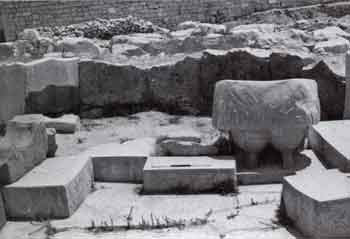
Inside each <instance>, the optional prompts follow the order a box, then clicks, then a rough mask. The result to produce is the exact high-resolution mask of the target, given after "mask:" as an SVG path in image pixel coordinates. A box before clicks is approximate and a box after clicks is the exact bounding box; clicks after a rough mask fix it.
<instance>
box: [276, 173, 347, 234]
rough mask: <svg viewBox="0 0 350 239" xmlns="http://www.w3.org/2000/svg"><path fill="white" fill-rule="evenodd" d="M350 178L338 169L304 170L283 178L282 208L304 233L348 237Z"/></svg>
mask: <svg viewBox="0 0 350 239" xmlns="http://www.w3.org/2000/svg"><path fill="white" fill-rule="evenodd" d="M349 188H350V179H349V178H348V177H347V176H346V174H344V173H341V172H340V171H338V170H337V169H333V170H323V171H305V172H300V173H297V174H296V175H294V176H288V177H285V178H284V182H283V190H282V202H283V203H282V205H283V207H282V209H283V210H284V212H285V214H286V216H287V217H288V218H289V219H291V220H292V221H293V222H294V226H295V227H297V228H298V230H299V231H301V232H302V233H303V234H304V235H305V236H309V237H312V238H348V236H349V235H350V191H349Z"/></svg>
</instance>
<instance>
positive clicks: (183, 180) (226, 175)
mask: <svg viewBox="0 0 350 239" xmlns="http://www.w3.org/2000/svg"><path fill="white" fill-rule="evenodd" d="M143 175H144V179H143V180H144V181H143V190H144V192H145V193H176V192H178V193H186V192H187V193H189V192H192V193H193V192H203V191H220V190H222V192H235V191H237V178H236V162H235V160H233V159H232V158H231V159H215V158H211V157H149V158H148V160H147V162H146V165H145V167H144V171H143Z"/></svg>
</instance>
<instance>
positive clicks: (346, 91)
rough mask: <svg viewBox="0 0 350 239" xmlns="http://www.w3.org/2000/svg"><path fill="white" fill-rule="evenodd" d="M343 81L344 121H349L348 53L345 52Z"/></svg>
mask: <svg viewBox="0 0 350 239" xmlns="http://www.w3.org/2000/svg"><path fill="white" fill-rule="evenodd" d="M345 80H346V87H345V104H344V119H350V52H347V53H346V57H345Z"/></svg>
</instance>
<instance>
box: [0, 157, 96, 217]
mask: <svg viewBox="0 0 350 239" xmlns="http://www.w3.org/2000/svg"><path fill="white" fill-rule="evenodd" d="M92 182H93V167H92V163H91V160H90V159H89V158H88V157H86V156H85V155H77V156H71V157H58V158H50V159H48V160H46V161H45V162H43V163H42V164H40V165H39V166H38V167H36V168H34V169H33V170H31V171H30V172H29V173H28V174H26V175H25V176H24V177H23V178H21V179H20V180H18V181H17V182H15V183H13V184H10V185H7V186H6V187H4V189H3V196H4V202H5V207H6V211H7V213H8V215H7V216H8V217H9V218H14V219H30V220H38V219H42V220H43V219H56V218H66V217H69V216H70V215H72V214H73V212H74V211H75V210H76V209H77V208H78V207H79V205H80V204H81V203H82V202H83V200H84V199H85V198H86V196H87V195H88V194H89V193H90V191H91V189H92Z"/></svg>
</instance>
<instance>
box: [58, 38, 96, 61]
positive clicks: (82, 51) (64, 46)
mask: <svg viewBox="0 0 350 239" xmlns="http://www.w3.org/2000/svg"><path fill="white" fill-rule="evenodd" d="M56 51H59V52H62V53H63V54H65V53H67V52H71V53H73V54H74V55H75V56H78V57H83V58H98V57H99V56H100V54H101V49H100V48H99V47H98V46H97V45H96V44H95V43H94V42H93V41H92V40H90V39H87V38H83V37H74V38H73V37H66V38H64V39H63V40H61V41H58V42H57V48H56Z"/></svg>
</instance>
